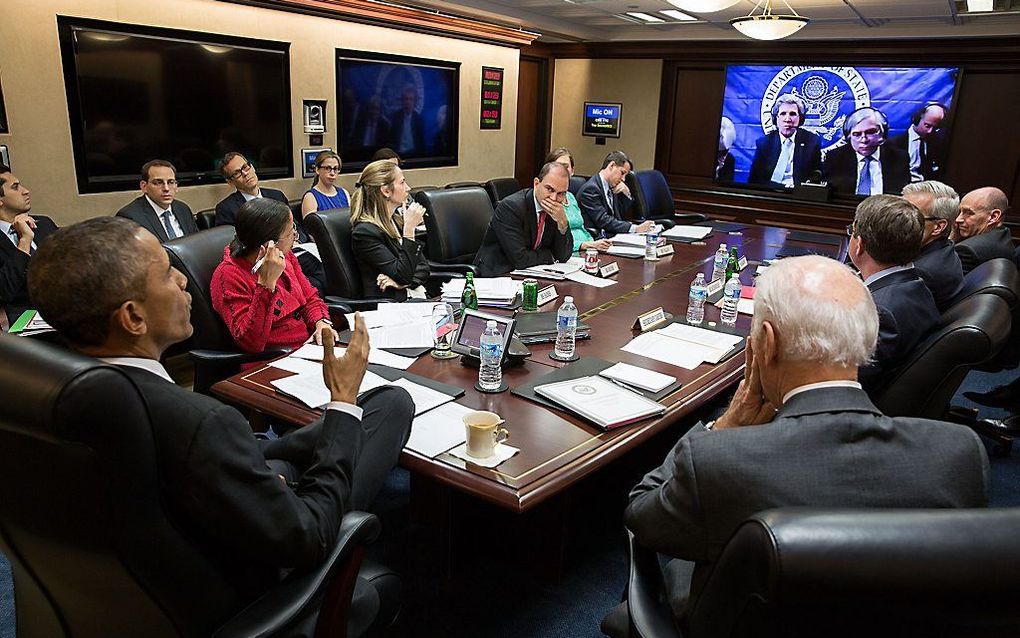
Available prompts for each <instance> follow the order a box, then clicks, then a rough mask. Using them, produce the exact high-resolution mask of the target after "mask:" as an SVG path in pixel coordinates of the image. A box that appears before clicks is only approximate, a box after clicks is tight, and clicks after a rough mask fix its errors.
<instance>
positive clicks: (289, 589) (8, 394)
mask: <svg viewBox="0 0 1020 638" xmlns="http://www.w3.org/2000/svg"><path fill="white" fill-rule="evenodd" d="M0 360H3V361H4V365H3V366H0V403H2V404H3V405H4V409H3V410H2V411H0V502H2V503H3V507H2V508H0V552H3V554H4V555H6V556H7V558H8V559H9V561H10V563H11V567H12V570H13V573H14V587H15V596H14V600H15V604H16V606H17V608H16V609H17V618H18V621H17V622H18V636H19V637H21V638H44V637H45V638H54V637H70V636H78V637H82V638H90V637H91V638H98V637H100V636H140V635H144V636H147V637H151V638H163V637H181V636H188V637H198V636H210V635H213V636H217V637H219V638H242V637H247V636H283V635H287V633H288V630H289V629H290V628H291V627H293V626H294V625H295V624H296V623H299V622H301V621H302V620H304V619H308V618H310V614H313V613H315V611H316V610H317V609H318V608H319V606H320V604H321V605H322V613H321V614H320V615H319V619H318V622H319V625H320V626H319V629H320V630H322V631H323V632H331V633H328V635H337V636H343V635H346V634H345V629H346V627H347V626H348V625H347V623H348V622H349V621H350V622H351V623H352V625H351V626H352V629H354V628H356V627H359V626H360V627H361V628H362V629H363V628H364V627H366V626H367V625H370V624H371V623H372V622H373V617H375V618H376V619H377V620H379V621H381V622H389V621H391V620H392V619H393V617H394V616H395V613H396V610H397V608H398V607H399V605H398V603H397V601H396V600H393V599H392V592H393V586H394V585H393V581H394V579H395V576H393V575H392V574H391V573H388V572H384V571H382V570H380V569H379V568H378V567H376V566H370V565H367V564H366V565H365V567H364V569H365V571H364V572H363V577H364V576H369V575H371V577H372V578H375V579H376V580H375V583H376V584H377V585H378V586H376V585H375V584H373V583H372V582H369V581H368V580H360V581H359V580H358V575H359V563H360V562H361V558H362V553H363V551H364V546H365V545H366V544H367V543H369V542H371V541H372V540H374V539H375V538H376V536H377V535H378V533H379V521H378V519H376V517H375V516H373V515H371V514H366V513H364V512H351V513H349V514H347V515H346V516H345V517H344V519H343V521H342V523H341V529H340V535H339V536H338V538H337V544H336V546H335V547H334V549H333V551H332V553H331V554H330V556H329V557H328V558H327V559H326V560H325V561H324V562H323V563H322V564H321V565H319V566H317V567H315V568H313V569H310V570H307V571H304V570H303V571H295V572H292V573H291V574H290V575H289V576H288V577H287V578H286V579H285V580H284V581H282V582H281V583H280V584H279V585H278V586H277V587H276V588H274V589H272V590H270V591H269V592H267V593H266V594H265V595H263V596H262V597H261V598H259V599H257V600H255V601H254V602H251V603H250V604H248V602H249V601H247V600H245V599H243V598H242V597H241V596H240V595H239V593H238V592H236V591H235V590H234V589H233V588H232V587H231V585H230V584H229V583H230V580H229V579H228V578H225V574H223V573H222V572H220V571H219V570H220V569H221V568H220V567H218V566H217V565H215V564H213V563H211V562H210V561H209V560H208V559H207V555H206V554H204V553H203V551H202V550H201V549H200V548H199V547H197V546H195V545H194V544H193V542H192V541H191V539H190V538H189V537H187V536H186V535H185V534H183V533H182V532H181V526H180V525H178V524H176V523H175V522H174V521H173V520H172V517H173V515H172V514H171V513H170V512H167V511H166V510H165V509H164V506H163V502H162V499H161V497H160V491H161V490H160V480H161V479H160V474H159V470H158V463H157V451H156V449H155V444H154V441H153V435H152V425H151V423H150V421H149V415H148V412H147V407H146V404H145V403H144V401H143V400H142V398H141V396H140V395H139V393H138V389H137V387H136V386H135V385H134V383H133V382H132V381H131V380H130V378H129V377H128V376H127V375H126V374H124V373H123V372H122V371H121V370H119V369H117V368H116V367H115V366H111V365H107V364H104V363H101V362H100V361H97V360H95V359H92V358H88V357H83V356H81V355H78V354H76V353H73V352H70V351H68V350H65V349H62V348H59V347H57V346H51V345H49V344H45V343H41V342H39V341H37V340H35V339H20V338H17V337H9V336H6V335H4V336H0ZM387 579H388V580H387ZM365 586H368V587H369V590H368V594H369V595H364V592H365V591H366V590H365V589H364V588H365ZM355 590H357V591H358V592H359V594H358V595H357V596H356V599H357V602H356V603H355V606H354V607H353V608H352V607H350V605H351V600H352V596H351V592H352V591H355ZM323 601H325V602H323ZM376 614H379V615H378V616H376ZM324 635H326V634H324ZM351 635H354V634H353V633H352V634H351Z"/></svg>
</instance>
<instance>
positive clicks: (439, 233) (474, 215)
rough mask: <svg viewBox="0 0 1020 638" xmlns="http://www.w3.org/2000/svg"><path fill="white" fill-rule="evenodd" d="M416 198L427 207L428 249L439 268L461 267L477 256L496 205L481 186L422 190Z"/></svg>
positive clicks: (427, 252) (426, 231) (426, 248)
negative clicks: (493, 204) (456, 265)
mask: <svg viewBox="0 0 1020 638" xmlns="http://www.w3.org/2000/svg"><path fill="white" fill-rule="evenodd" d="M415 200H416V201H417V202H418V203H419V204H421V205H422V206H424V207H425V211H426V213H427V214H426V215H425V233H426V235H427V240H426V244H425V252H426V254H427V255H428V257H429V264H430V265H433V267H434V268H436V269H448V268H450V267H451V265H455V264H458V265H460V268H461V269H463V267H464V266H465V265H467V264H471V263H472V262H474V260H475V253H477V252H478V249H479V248H480V247H481V245H482V238H484V237H485V231H486V230H487V229H488V228H489V220H491V219H492V213H493V207H492V202H491V201H490V200H489V196H488V195H487V194H486V193H485V191H484V190H482V189H481V188H479V187H477V186H476V187H474V188H457V189H444V190H436V191H427V192H423V193H418V194H417V195H416V196H415Z"/></svg>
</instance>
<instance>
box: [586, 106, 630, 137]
mask: <svg viewBox="0 0 1020 638" xmlns="http://www.w3.org/2000/svg"><path fill="white" fill-rule="evenodd" d="M622 112H623V105H622V104H619V103H607V102H585V103H584V113H583V115H582V117H581V135H586V136H588V137H620V115H621V114H622Z"/></svg>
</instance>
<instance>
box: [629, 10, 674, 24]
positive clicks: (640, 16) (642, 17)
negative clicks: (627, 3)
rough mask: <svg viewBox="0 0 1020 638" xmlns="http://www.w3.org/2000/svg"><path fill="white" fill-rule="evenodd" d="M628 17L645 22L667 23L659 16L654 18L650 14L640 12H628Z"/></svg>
mask: <svg viewBox="0 0 1020 638" xmlns="http://www.w3.org/2000/svg"><path fill="white" fill-rule="evenodd" d="M627 15H629V16H631V17H634V18H637V19H638V20H644V21H645V22H665V20H663V19H662V18H660V17H658V16H653V15H651V14H649V13H642V12H640V11H628V12H627Z"/></svg>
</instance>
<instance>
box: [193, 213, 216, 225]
mask: <svg viewBox="0 0 1020 638" xmlns="http://www.w3.org/2000/svg"><path fill="white" fill-rule="evenodd" d="M195 225H196V226H198V229H199V230H209V229H210V228H212V227H213V226H215V225H216V209H215V208H206V209H203V210H200V211H198V212H197V213H195Z"/></svg>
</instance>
